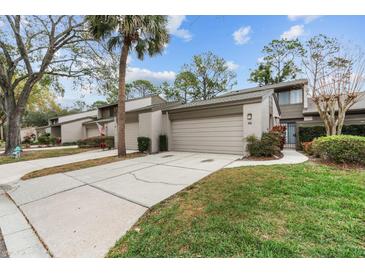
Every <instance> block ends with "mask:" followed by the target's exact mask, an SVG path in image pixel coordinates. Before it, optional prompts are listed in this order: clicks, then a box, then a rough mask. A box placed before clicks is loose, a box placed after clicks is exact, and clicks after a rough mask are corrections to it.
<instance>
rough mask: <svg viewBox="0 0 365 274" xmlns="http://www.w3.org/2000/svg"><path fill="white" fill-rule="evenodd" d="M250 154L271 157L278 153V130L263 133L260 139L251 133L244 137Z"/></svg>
mask: <svg viewBox="0 0 365 274" xmlns="http://www.w3.org/2000/svg"><path fill="white" fill-rule="evenodd" d="M246 141H247V143H248V144H247V151H248V153H249V154H250V156H255V157H271V156H274V155H278V154H280V142H281V135H280V133H278V132H267V133H263V134H262V137H261V140H259V139H258V138H257V137H256V136H254V135H251V136H248V137H247V138H246Z"/></svg>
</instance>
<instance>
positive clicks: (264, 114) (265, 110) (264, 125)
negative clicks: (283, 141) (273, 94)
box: [261, 96, 270, 132]
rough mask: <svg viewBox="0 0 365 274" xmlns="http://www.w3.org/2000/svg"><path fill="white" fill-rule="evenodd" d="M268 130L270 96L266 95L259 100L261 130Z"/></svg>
mask: <svg viewBox="0 0 365 274" xmlns="http://www.w3.org/2000/svg"><path fill="white" fill-rule="evenodd" d="M269 130H270V96H266V97H264V98H263V99H262V102H261V131H264V132H265V131H269Z"/></svg>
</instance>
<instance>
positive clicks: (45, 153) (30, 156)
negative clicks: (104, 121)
mask: <svg viewBox="0 0 365 274" xmlns="http://www.w3.org/2000/svg"><path fill="white" fill-rule="evenodd" d="M89 150H91V149H90V148H62V149H48V150H38V151H25V152H22V154H21V157H20V158H18V159H15V158H14V157H12V156H4V155H0V165H3V164H10V163H15V162H20V161H28V160H36V159H42V158H51V157H59V156H66V155H72V154H76V153H80V152H85V151H89Z"/></svg>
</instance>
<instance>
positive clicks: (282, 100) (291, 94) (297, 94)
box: [279, 89, 303, 105]
mask: <svg viewBox="0 0 365 274" xmlns="http://www.w3.org/2000/svg"><path fill="white" fill-rule="evenodd" d="M302 94H303V91H302V90H301V89H294V90H290V91H282V92H279V104H280V105H291V104H300V103H302V102H303V95H302Z"/></svg>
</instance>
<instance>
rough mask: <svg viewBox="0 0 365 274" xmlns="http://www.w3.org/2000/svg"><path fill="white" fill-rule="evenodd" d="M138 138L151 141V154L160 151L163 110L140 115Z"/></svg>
mask: <svg viewBox="0 0 365 274" xmlns="http://www.w3.org/2000/svg"><path fill="white" fill-rule="evenodd" d="M138 120H139V130H138V136H140V137H148V138H150V139H151V153H156V152H158V151H159V147H158V144H159V141H158V139H159V136H160V134H161V133H162V124H163V123H162V112H161V110H157V111H153V112H146V113H141V114H139V118H138Z"/></svg>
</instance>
